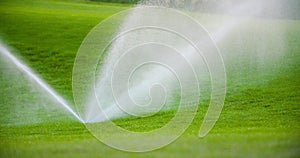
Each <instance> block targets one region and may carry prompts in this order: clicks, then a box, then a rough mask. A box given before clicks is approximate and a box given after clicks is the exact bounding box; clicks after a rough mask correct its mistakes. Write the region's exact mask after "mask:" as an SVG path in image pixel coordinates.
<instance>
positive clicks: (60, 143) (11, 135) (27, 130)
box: [0, 0, 300, 158]
mask: <svg viewBox="0 0 300 158" xmlns="http://www.w3.org/2000/svg"><path fill="white" fill-rule="evenodd" d="M130 7H132V6H131V5H127V4H114V3H101V2H87V1H84V0H45V1H39V0H1V1H0V37H1V40H2V41H4V42H5V43H6V44H7V45H9V46H11V47H13V48H14V49H15V51H14V54H15V55H16V56H18V57H19V58H21V59H22V60H24V61H25V62H26V63H27V64H28V65H29V66H30V67H32V69H33V70H34V71H35V72H37V73H38V74H39V75H40V76H41V77H42V78H44V79H45V80H46V81H47V83H49V85H51V86H52V87H53V88H54V89H55V90H57V91H58V93H59V94H61V95H62V96H63V97H65V98H67V100H70V101H71V100H72V68H73V63H74V60H75V57H76V53H77V50H78V48H79V46H80V44H81V42H82V40H83V39H84V38H85V36H86V35H87V33H88V32H89V31H90V30H91V29H92V28H93V27H94V26H95V25H97V24H98V23H99V22H101V21H102V20H104V19H105V18H107V17H109V16H111V15H113V14H115V13H117V12H119V11H122V10H124V9H128V8H130ZM258 21H263V22H264V23H269V24H270V26H272V25H273V24H278V25H281V26H282V27H283V28H284V29H285V30H286V31H285V34H284V36H285V38H284V39H285V49H284V53H283V55H282V56H281V59H280V60H278V61H279V64H276V70H273V69H272V68H270V69H267V70H269V71H267V72H265V73H264V75H260V76H259V77H264V78H267V79H266V80H267V81H264V80H263V82H262V79H259V78H258V77H255V75H254V74H256V73H257V71H256V70H255V68H254V67H251V68H248V69H247V67H246V70H245V71H243V72H241V73H240V74H239V76H246V79H244V80H246V81H243V79H237V78H238V76H236V75H231V74H227V75H228V89H227V96H226V101H225V105H224V108H223V111H222V114H221V116H220V119H219V120H218V122H217V123H216V125H215V127H214V128H213V130H212V131H211V132H210V133H209V134H208V135H207V136H206V137H205V138H198V137H197V134H198V130H199V127H200V123H201V120H202V119H203V113H204V112H205V110H206V108H205V106H204V107H203V106H199V110H198V113H197V116H196V118H195V119H194V122H193V123H192V124H191V125H190V127H189V128H188V130H187V131H186V132H185V133H184V135H183V136H181V137H180V138H179V139H178V140H176V141H175V142H174V143H172V144H170V145H169V146H167V147H164V148H162V149H158V150H155V151H153V152H147V153H127V152H122V151H118V150H115V149H112V148H110V147H108V146H106V145H104V144H103V143H101V142H99V141H98V140H97V139H96V138H94V137H93V136H92V135H91V134H90V133H89V132H88V130H87V129H86V128H85V126H84V125H83V124H80V123H77V122H76V121H75V120H74V119H69V120H68V119H66V120H62V121H55V122H53V121H46V122H44V123H39V124H28V125H10V124H7V123H6V122H5V121H4V120H7V119H9V115H5V114H4V112H5V111H7V110H6V108H7V107H8V106H12V105H13V100H14V95H16V96H17V95H18V94H22V93H26V91H22V90H19V91H18V92H16V93H15V94H11V93H6V91H5V90H7V89H9V87H7V86H6V84H2V83H4V82H7V81H6V79H7V78H5V76H3V73H1V76H0V77H1V78H0V83H1V84H0V89H2V90H0V92H1V96H0V97H1V99H0V106H1V107H0V110H1V111H0V112H1V115H0V120H1V126H0V157H108V156H110V157H202V156H203V157H280V158H281V157H299V156H300V149H299V148H300V132H299V130H300V122H299V121H300V120H299V119H300V105H299V103H300V88H299V87H300V54H299V53H300V45H299V43H300V21H299V20H289V19H259V20H258ZM252 25H255V24H252ZM250 26H251V25H250ZM250 26H249V27H250ZM227 44H228V45H231V43H230V42H228V43H224V45H227ZM252 47H254V46H253V45H251V44H250V46H249V47H247V46H245V47H242V48H239V49H234V50H238V51H249V52H250V51H251V49H255V48H252ZM221 48H223V47H222V46H221ZM228 49H233V48H231V47H226V48H225V46H224V50H228ZM221 51H222V49H221ZM225 60H226V59H225ZM246 64H247V63H246ZM271 66H272V65H271ZM226 68H227V69H228V71H229V72H231V71H235V70H236V68H234V67H233V68H232V67H230V66H229V67H226ZM247 81H251V82H247ZM11 88H13V85H12V86H11ZM9 98H10V99H9ZM201 103H202V104H207V103H208V100H207V99H204V100H203V101H202V102H201ZM27 112H29V113H30V111H27ZM173 114H174V111H167V112H162V113H159V114H158V115H155V116H153V117H151V118H148V119H135V118H124V119H119V120H116V121H115V122H116V123H117V124H118V125H119V126H121V127H124V128H127V129H130V130H134V131H147V130H149V129H154V128H157V127H160V126H162V125H163V124H164V123H166V122H167V121H168V120H169V119H170V117H172V116H173ZM49 120H51V118H49ZM112 135H113V133H112ZM120 141H128V140H120Z"/></svg>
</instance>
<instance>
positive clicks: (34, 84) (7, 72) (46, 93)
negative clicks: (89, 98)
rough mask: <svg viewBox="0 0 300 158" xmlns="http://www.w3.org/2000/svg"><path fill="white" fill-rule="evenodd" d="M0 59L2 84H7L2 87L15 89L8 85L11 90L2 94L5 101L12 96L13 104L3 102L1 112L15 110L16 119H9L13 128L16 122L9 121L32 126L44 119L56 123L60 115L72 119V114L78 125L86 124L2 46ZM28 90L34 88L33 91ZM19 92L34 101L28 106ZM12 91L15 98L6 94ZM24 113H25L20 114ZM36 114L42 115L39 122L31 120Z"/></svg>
mask: <svg viewBox="0 0 300 158" xmlns="http://www.w3.org/2000/svg"><path fill="white" fill-rule="evenodd" d="M0 56H1V60H2V61H1V62H2V63H1V65H2V67H3V70H2V71H3V72H2V75H3V76H2V78H3V79H4V81H3V82H4V83H2V84H5V82H6V83H7V84H12V85H7V86H8V87H9V88H6V89H3V90H2V91H3V94H2V97H5V96H4V95H8V96H6V97H11V96H9V95H14V96H12V98H11V99H12V100H14V101H11V100H8V101H7V102H4V101H3V104H4V105H1V106H3V107H2V108H4V107H5V106H8V105H10V106H11V107H9V109H13V108H14V109H15V110H14V112H15V114H11V116H12V117H16V118H6V119H8V122H9V123H11V124H13V123H14V122H13V121H10V120H18V121H19V124H26V123H29V124H31V123H36V120H38V119H41V118H44V119H45V117H49V118H46V121H47V119H48V120H51V119H57V118H51V117H58V116H57V115H69V114H71V115H73V116H74V117H75V118H76V119H77V120H78V121H80V122H83V120H82V119H81V118H80V117H79V116H78V115H77V114H76V113H75V111H74V110H73V109H72V108H71V106H70V105H69V104H68V103H67V102H66V101H65V100H64V99H63V98H62V97H61V96H60V95H59V94H57V93H56V92H55V91H54V90H53V89H52V88H51V87H50V86H49V85H48V84H47V83H46V82H45V81H43V80H42V79H41V78H40V77H39V76H38V75H37V74H35V73H34V72H33V71H32V70H31V69H30V68H29V67H28V66H26V65H25V64H24V63H23V62H22V61H21V60H19V59H18V58H16V57H15V56H14V55H13V54H12V53H11V52H10V51H9V50H8V49H7V48H6V47H5V46H4V45H3V44H2V43H0ZM19 72H21V73H22V74H23V75H21V74H20V73H19ZM10 80H11V81H10ZM13 80H17V82H18V83H14V82H13ZM28 86H31V88H30V87H28ZM20 89H22V90H25V91H23V92H22V93H26V94H28V95H27V98H28V99H30V98H31V101H29V102H27V101H24V100H25V99H26V98H22V96H24V95H23V94H20V93H18V92H17V91H19V90H20ZM5 90H6V91H5ZM10 91H14V92H15V94H5V93H8V92H10ZM31 93H32V95H30V94H31ZM19 95H22V96H19ZM3 99H4V98H3ZM18 99H19V100H20V101H19V102H18V101H17V100H18ZM11 102H14V104H15V105H11ZM5 104H8V105H5ZM36 104H37V105H36ZM47 104H49V105H47ZM21 106H22V108H20V109H18V108H17V107H21ZM43 106H44V107H43ZM22 109H23V110H24V111H21V110H22ZM49 109H50V110H49ZM31 110H33V111H31ZM35 110H39V111H37V114H36V115H40V116H37V118H34V119H33V118H31V117H34V115H35V113H34V111H35ZM47 110H49V111H47ZM51 110H52V111H51ZM41 111H43V112H41ZM60 111H67V113H63V112H60ZM26 112H27V113H26ZM68 113H69V114H68ZM3 115H4V114H3ZM42 115H45V116H42ZM26 117H28V118H26ZM38 117H40V118H38ZM60 117H64V116H60ZM26 119H33V120H30V121H31V122H26V121H25V120H26ZM15 122H16V121H15Z"/></svg>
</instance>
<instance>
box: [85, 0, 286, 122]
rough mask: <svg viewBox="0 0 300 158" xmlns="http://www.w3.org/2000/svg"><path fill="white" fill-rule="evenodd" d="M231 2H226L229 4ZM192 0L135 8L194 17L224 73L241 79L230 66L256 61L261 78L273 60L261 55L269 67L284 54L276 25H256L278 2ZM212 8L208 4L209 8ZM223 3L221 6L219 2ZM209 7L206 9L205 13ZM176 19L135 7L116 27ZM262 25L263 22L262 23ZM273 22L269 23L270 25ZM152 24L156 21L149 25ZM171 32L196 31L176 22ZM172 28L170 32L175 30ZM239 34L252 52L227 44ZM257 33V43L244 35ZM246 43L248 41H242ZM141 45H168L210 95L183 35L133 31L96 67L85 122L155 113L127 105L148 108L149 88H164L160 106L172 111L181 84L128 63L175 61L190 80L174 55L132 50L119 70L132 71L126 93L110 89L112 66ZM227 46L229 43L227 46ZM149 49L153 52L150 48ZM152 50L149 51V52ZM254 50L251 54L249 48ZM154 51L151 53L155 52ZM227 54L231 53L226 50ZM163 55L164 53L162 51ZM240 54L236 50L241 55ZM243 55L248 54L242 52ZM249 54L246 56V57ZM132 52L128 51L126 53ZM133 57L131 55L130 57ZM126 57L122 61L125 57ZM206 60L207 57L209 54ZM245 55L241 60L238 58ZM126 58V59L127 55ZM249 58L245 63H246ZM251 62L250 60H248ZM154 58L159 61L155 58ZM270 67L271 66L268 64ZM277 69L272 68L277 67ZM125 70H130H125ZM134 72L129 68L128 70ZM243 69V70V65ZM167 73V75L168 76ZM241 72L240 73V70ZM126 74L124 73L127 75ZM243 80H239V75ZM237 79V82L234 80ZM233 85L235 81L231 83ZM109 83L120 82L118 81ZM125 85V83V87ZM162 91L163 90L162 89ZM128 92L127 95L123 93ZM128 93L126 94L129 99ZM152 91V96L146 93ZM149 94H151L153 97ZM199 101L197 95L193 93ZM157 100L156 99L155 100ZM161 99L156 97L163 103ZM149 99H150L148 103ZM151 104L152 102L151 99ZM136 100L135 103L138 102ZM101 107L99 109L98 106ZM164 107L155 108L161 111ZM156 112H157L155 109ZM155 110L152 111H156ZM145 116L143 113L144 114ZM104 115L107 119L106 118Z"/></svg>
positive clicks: (148, 2)
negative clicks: (218, 53)
mask: <svg viewBox="0 0 300 158" xmlns="http://www.w3.org/2000/svg"><path fill="white" fill-rule="evenodd" d="M209 2H212V1H209ZM228 2H229V1H228ZM195 4H196V1H184V2H183V1H179V0H178V1H177V0H175V1H165V0H163V1H161V0H145V1H141V3H140V4H139V5H138V6H137V7H144V6H156V7H166V9H167V8H176V9H179V10H180V11H182V12H183V13H185V14H187V15H189V16H191V17H193V18H194V19H195V20H197V21H199V22H200V23H201V24H203V25H204V26H205V27H206V28H207V29H208V31H209V33H210V35H211V37H212V38H213V39H214V41H215V42H216V43H217V44H218V45H219V46H221V52H222V55H223V57H224V59H225V64H226V67H228V70H229V71H228V70H227V71H228V72H229V73H230V75H232V74H236V75H239V74H240V73H237V72H233V71H232V70H231V69H230V68H231V67H236V66H235V64H236V63H239V62H244V63H247V62H249V61H253V62H254V63H253V64H251V63H250V65H247V66H248V69H252V67H253V66H254V67H257V66H259V65H258V64H257V62H259V63H262V65H261V67H260V68H258V69H261V70H262V71H261V72H259V73H257V72H254V73H255V74H256V75H260V74H264V73H265V70H266V69H265V68H264V67H270V65H266V63H267V62H270V61H272V60H270V59H267V58H262V57H265V56H269V57H272V59H273V61H272V62H273V63H272V64H274V63H276V62H275V61H277V60H278V59H280V56H281V53H282V52H283V50H284V39H283V38H284V37H283V36H282V33H283V32H282V31H283V30H282V29H281V27H280V26H273V29H272V30H269V29H268V28H265V27H267V26H268V25H264V23H263V22H261V23H259V22H260V21H259V19H257V18H259V17H264V16H265V15H264V14H265V13H266V10H267V11H270V10H271V11H270V13H269V14H270V16H272V15H273V14H272V11H274V10H275V9H274V8H276V7H278V5H280V3H276V1H272V5H270V3H268V2H265V1H259V0H244V1H240V2H238V3H237V2H236V3H234V2H231V3H228V4H227V5H224V6H212V5H211V4H214V3H205V2H204V3H198V5H195ZM208 4H210V5H208ZM221 4H224V3H223V2H222V3H221ZM203 8H204V10H205V11H206V12H208V13H217V14H201V11H203ZM209 8H210V9H209ZM177 18H178V17H175V16H174V15H172V14H166V13H164V12H151V13H149V12H147V9H145V11H140V10H138V9H136V10H135V9H133V10H132V11H130V13H129V14H128V15H126V16H124V19H123V22H122V23H121V25H120V28H119V30H118V31H117V32H119V33H121V32H123V31H124V30H126V29H128V28H131V27H132V26H134V25H136V24H137V23H138V24H137V26H138V25H140V26H143V25H146V24H147V21H151V20H152V21H157V25H159V26H163V25H165V24H167V23H170V22H175V21H176V20H177ZM261 21H262V20H261ZM269 21H271V20H269ZM271 22H272V21H271ZM153 23H154V22H153ZM248 24H250V25H253V26H254V27H251V26H247V25H248ZM175 25H176V26H174V28H176V27H177V28H180V29H182V30H190V31H189V32H188V33H191V34H193V31H194V32H195V30H193V29H191V28H190V27H189V25H188V23H186V22H185V21H184V20H183V21H180V22H179V21H177V24H176V23H175ZM174 28H171V30H172V29H174ZM237 30H241V31H244V32H242V33H241V34H240V35H239V36H238V37H239V38H242V41H240V43H238V45H239V47H243V46H245V44H246V45H247V44H250V43H251V45H253V46H252V48H251V50H247V49H248V47H247V48H246V47H245V48H240V49H239V50H237V49H236V50H233V51H232V49H234V48H232V47H235V43H230V42H228V41H230V40H232V41H233V42H236V35H235V33H236V31H237ZM248 33H250V34H252V35H256V37H258V38H260V41H263V42H261V43H260V42H259V41H257V40H255V39H251V38H250V36H245V37H244V36H243V34H245V35H249V34H248ZM243 41H245V42H246V43H242V42H243ZM198 42H199V43H206V42H207V38H202V37H198ZM145 43H163V44H165V45H166V46H171V47H173V48H174V49H175V50H177V51H178V52H180V55H182V57H183V59H182V60H187V61H188V63H190V64H191V65H192V67H193V68H194V69H195V71H196V73H197V77H198V79H199V82H200V83H199V84H200V85H201V88H202V90H204V91H210V86H208V84H210V82H209V81H207V80H209V75H210V74H209V73H210V72H209V71H208V69H207V66H206V64H205V60H203V58H202V57H201V56H200V55H198V54H197V53H196V52H197V50H195V49H194V48H193V47H191V46H189V44H188V43H186V41H184V40H182V39H181V37H178V35H174V34H173V33H171V32H166V30H160V31H157V30H153V29H151V28H144V29H141V30H135V31H134V32H130V33H128V34H124V35H122V37H120V38H118V39H116V40H115V41H113V42H112V44H111V45H110V46H109V48H108V49H107V52H106V56H105V58H104V59H101V60H102V62H101V64H100V65H98V66H100V69H99V71H98V72H96V81H95V82H96V83H95V87H93V88H95V93H96V94H95V95H96V96H95V95H94V94H90V95H88V97H87V98H86V99H85V100H86V101H87V102H86V104H85V105H84V107H85V108H83V109H81V110H79V112H80V114H81V115H82V117H83V118H84V120H85V121H86V122H102V121H106V120H107V119H108V118H109V119H113V118H119V117H123V116H126V115H127V114H131V115H135V116H137V113H139V114H140V115H141V116H143V115H145V116H148V115H147V112H148V114H149V115H150V114H152V113H153V110H150V109H147V108H145V107H143V108H144V109H139V108H131V104H133V103H132V102H131V101H129V100H134V101H136V102H135V103H136V104H142V105H143V104H148V103H149V101H151V94H152V93H151V91H150V90H151V86H153V85H164V86H162V87H160V88H159V89H160V90H162V91H165V92H168V94H167V95H166V96H163V97H162V98H164V99H166V102H164V107H163V109H165V110H167V109H170V108H176V107H177V106H176V105H177V104H176V102H174V100H176V95H177V94H178V93H179V89H180V88H179V87H180V85H178V84H176V83H175V82H176V79H174V77H175V78H176V76H174V74H172V72H171V73H170V70H168V69H166V67H163V66H162V65H160V66H157V65H152V66H149V65H148V67H147V68H143V70H141V71H134V72H131V71H132V70H130V68H129V67H131V66H132V65H134V64H132V63H135V61H139V60H141V59H143V58H153V56H159V57H160V58H161V59H167V60H168V62H170V63H177V66H176V67H175V69H178V68H179V72H180V73H182V74H185V75H186V76H191V75H192V74H191V73H187V72H186V71H185V69H182V70H180V67H181V64H180V62H179V61H178V58H174V57H172V56H173V55H168V53H164V52H163V51H162V52H161V53H160V54H159V55H158V54H156V55H155V52H148V53H149V54H150V55H148V56H147V55H146V53H141V54H140V55H139V54H138V53H137V52H136V51H139V52H143V51H144V52H145V51H147V50H145V49H144V50H142V49H138V50H133V52H136V55H135V56H131V58H130V59H125V63H127V64H123V65H122V67H123V68H124V67H125V68H124V69H122V71H121V72H120V73H123V75H125V74H126V73H129V74H130V73H133V74H134V75H133V76H128V75H127V77H129V80H128V82H129V83H128V84H129V86H128V87H127V90H124V89H123V91H122V90H120V91H118V92H117V94H114V92H113V90H112V89H113V86H114V85H111V78H112V77H113V75H114V71H115V66H116V64H117V63H118V62H119V61H120V60H122V59H123V58H126V54H127V53H128V52H127V50H130V51H131V50H132V49H133V48H135V47H136V46H139V45H143V44H145ZM228 43H229V44H228ZM149 49H151V48H149ZM152 49H153V48H152ZM202 49H204V50H209V49H210V48H202ZM252 49H253V50H252ZM154 50H155V49H154ZM229 50H231V51H230V52H229ZM165 51H166V50H165ZM239 51H240V52H239ZM245 51H246V52H245ZM244 52H245V53H247V54H244ZM130 53H132V52H130ZM133 54H134V53H133ZM124 56H125V57H124ZM208 56H209V55H208ZM241 56H243V57H242V58H240V57H241ZM127 58H129V57H127ZM246 58H248V59H246ZM249 58H250V60H249ZM156 60H157V59H156ZM272 64H271V65H272ZM275 65H276V64H275ZM126 67H127V68H128V69H126ZM131 68H133V67H131ZM241 69H243V68H242V67H241ZM168 71H169V73H168ZM239 72H240V71H239ZM244 75H251V73H250V72H249V73H248V74H247V73H246V74H244ZM125 76H126V75H125ZM241 77H242V76H241ZM233 80H236V79H233ZM118 81H119V82H120V83H119V85H118V86H116V87H117V88H118V87H122V86H124V85H122V84H121V83H122V82H121V79H119V80H118ZM231 82H234V81H231ZM113 84H118V83H117V82H115V83H113ZM123 84H127V83H123ZM161 88H162V89H161ZM193 90H194V89H193V88H190V91H191V92H190V93H189V94H191V96H193V95H196V94H195V93H194V92H193ZM127 91H128V92H127ZM154 92H155V93H158V94H160V93H159V92H158V91H154ZM128 93H129V95H127V94H128ZM150 93H151V94H150ZM152 95H153V94H152ZM196 96H198V97H199V95H196ZM153 97H155V96H153ZM162 98H160V99H162ZM149 99H150V100H149ZM116 100H119V102H122V103H121V104H124V105H126V104H127V107H125V108H124V107H122V106H121V107H119V103H118V102H116ZM152 101H153V100H152ZM137 102H138V103H137ZM99 106H101V108H99ZM160 108H162V107H159V109H160ZM156 110H157V109H156ZM156 110H155V109H154V111H156ZM145 113H146V114H145ZM105 115H107V116H106V117H105Z"/></svg>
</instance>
